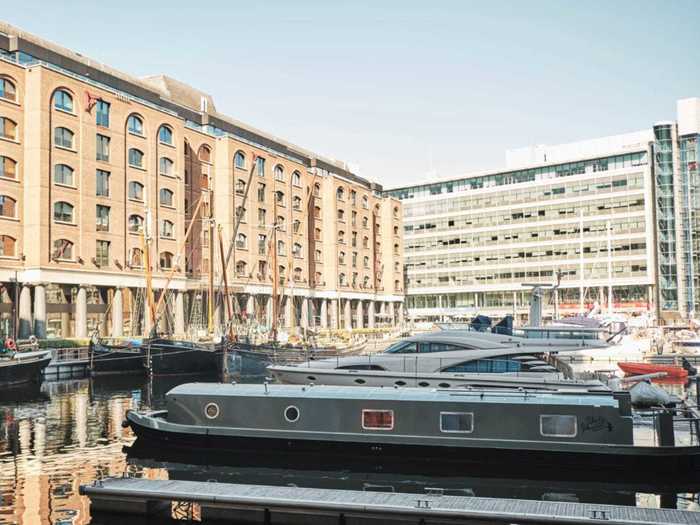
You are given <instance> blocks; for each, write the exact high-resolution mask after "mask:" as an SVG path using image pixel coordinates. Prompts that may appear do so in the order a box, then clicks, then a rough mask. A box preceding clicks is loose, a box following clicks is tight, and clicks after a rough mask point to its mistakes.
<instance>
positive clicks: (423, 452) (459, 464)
mask: <svg viewBox="0 0 700 525" xmlns="http://www.w3.org/2000/svg"><path fill="white" fill-rule="evenodd" d="M124 425H128V426H130V427H131V428H132V430H133V432H134V433H135V434H136V436H137V438H138V440H139V441H141V442H143V443H144V444H147V445H148V446H158V447H161V446H166V447H173V448H175V449H185V450H192V449H198V450H210V451H211V450H218V451H221V452H237V453H241V452H243V451H250V452H256V453H264V452H265V451H270V450H275V451H278V452H281V451H284V452H286V453H289V454H292V453H293V454H301V455H306V454H313V455H317V456H323V457H328V458H329V459H330V460H333V461H341V462H344V463H346V464H348V465H349V464H353V463H354V462H355V461H372V460H373V459H374V460H381V461H400V462H411V463H415V464H421V463H423V464H426V465H430V466H431V468H434V469H435V468H439V466H440V465H442V466H443V467H444V469H445V470H446V471H455V469H466V468H478V467H484V466H488V467H489V468H492V469H498V470H499V471H501V472H516V471H518V472H522V471H527V470H528V469H533V468H536V469H539V470H541V469H545V470H546V469H553V470H555V471H557V470H562V469H566V470H570V471H575V470H579V471H582V472H586V473H588V474H591V473H596V472H597V473H600V474H605V475H610V473H611V472H612V471H615V472H616V473H617V474H616V475H634V476H638V475H639V474H640V473H649V472H653V473H654V476H656V477H657V479H658V477H660V476H661V477H663V476H668V477H669V478H672V479H674V480H678V479H684V480H692V481H693V482H696V481H697V482H700V448H698V447H677V448H675V449H674V450H673V451H668V450H664V449H661V448H657V449H656V451H654V447H631V446H629V447H626V449H627V450H626V451H625V453H613V452H612V451H610V452H590V451H586V452H578V451H561V450H556V451H555V450H534V449H531V450H528V449H523V448H517V449H515V448H513V449H503V448H489V447H488V446H485V447H481V446H478V447H477V446H474V447H451V446H430V445H408V444H393V443H392V444H387V443H373V442H357V441H328V440H314V439H286V438H273V437H264V436H256V437H249V436H230V435H229V436H221V435H214V434H211V433H209V432H206V433H198V434H194V433H192V434H190V433H179V432H173V431H166V430H160V429H156V428H152V427H149V426H146V425H143V424H141V423H140V422H139V421H138V419H137V418H132V417H131V414H129V413H127V420H126V421H125V422H124ZM635 448H636V449H638V450H639V452H635V451H634V449H635ZM618 450H619V449H618Z"/></svg>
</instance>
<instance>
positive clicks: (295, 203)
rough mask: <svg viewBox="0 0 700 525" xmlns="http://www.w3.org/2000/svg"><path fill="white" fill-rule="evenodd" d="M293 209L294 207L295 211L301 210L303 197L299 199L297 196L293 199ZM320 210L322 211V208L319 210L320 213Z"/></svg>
mask: <svg viewBox="0 0 700 525" xmlns="http://www.w3.org/2000/svg"><path fill="white" fill-rule="evenodd" d="M292 207H293V208H294V209H295V210H300V209H301V197H299V195H295V196H294V197H293V198H292ZM320 210H321V208H319V211H320Z"/></svg>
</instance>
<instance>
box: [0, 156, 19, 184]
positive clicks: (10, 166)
mask: <svg viewBox="0 0 700 525" xmlns="http://www.w3.org/2000/svg"><path fill="white" fill-rule="evenodd" d="M0 177H5V178H6V179H16V178H17V162H15V160H14V159H11V158H10V157H5V156H4V155H0Z"/></svg>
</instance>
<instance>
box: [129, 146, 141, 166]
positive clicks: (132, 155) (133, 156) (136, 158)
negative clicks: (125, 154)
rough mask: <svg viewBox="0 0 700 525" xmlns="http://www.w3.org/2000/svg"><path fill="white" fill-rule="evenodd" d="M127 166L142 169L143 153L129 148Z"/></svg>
mask: <svg viewBox="0 0 700 525" xmlns="http://www.w3.org/2000/svg"><path fill="white" fill-rule="evenodd" d="M129 166H133V167H134V168H143V151H141V150H139V149H136V148H129Z"/></svg>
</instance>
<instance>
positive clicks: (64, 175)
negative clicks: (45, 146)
mask: <svg viewBox="0 0 700 525" xmlns="http://www.w3.org/2000/svg"><path fill="white" fill-rule="evenodd" d="M53 181H54V182H55V183H56V184H64V185H66V186H73V185H75V182H74V180H73V168H71V167H70V166H67V165H65V164H56V165H55V166H54V167H53Z"/></svg>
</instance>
